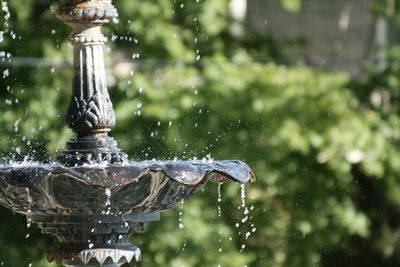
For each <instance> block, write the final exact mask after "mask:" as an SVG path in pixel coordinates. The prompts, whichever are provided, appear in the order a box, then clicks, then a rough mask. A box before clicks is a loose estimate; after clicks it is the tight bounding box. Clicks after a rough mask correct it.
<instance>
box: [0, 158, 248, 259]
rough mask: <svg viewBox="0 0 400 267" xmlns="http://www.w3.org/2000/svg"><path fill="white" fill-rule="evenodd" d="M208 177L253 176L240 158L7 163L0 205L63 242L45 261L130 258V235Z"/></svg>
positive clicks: (136, 253)
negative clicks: (93, 162)
mask: <svg viewBox="0 0 400 267" xmlns="http://www.w3.org/2000/svg"><path fill="white" fill-rule="evenodd" d="M209 180H210V181H213V182H216V183H224V182H226V181H228V180H232V181H235V182H238V183H247V182H249V181H252V180H254V175H253V174H252V172H251V170H250V169H249V167H248V166H247V165H246V164H245V163H243V162H241V161H143V162H134V161H129V162H126V163H124V164H109V163H104V164H101V163H100V164H91V165H79V166H75V167H67V166H65V165H63V164H59V163H54V164H37V163H32V164H10V165H3V166H0V204H1V205H2V206H5V207H7V208H10V209H12V210H14V211H15V212H18V213H21V214H24V215H26V216H27V219H28V222H29V223H36V224H38V225H39V227H40V228H41V229H42V231H43V232H44V233H46V234H51V235H53V236H55V237H57V239H58V241H59V242H60V243H61V244H62V246H61V248H59V249H57V250H55V251H53V252H51V253H50V254H49V259H50V260H57V261H63V260H69V261H70V260H71V259H75V262H76V261H80V262H82V265H83V264H87V262H90V261H91V260H93V259H95V260H97V259H103V258H102V256H99V255H108V254H107V253H111V251H117V252H118V253H119V254H118V253H117V254H116V255H114V254H113V255H114V258H116V259H117V258H118V260H119V261H121V262H129V260H130V259H132V257H133V258H136V259H137V258H140V250H139V249H138V248H137V247H135V246H132V245H131V244H130V243H129V236H130V235H132V234H133V233H138V232H142V231H143V230H144V228H145V226H146V225H147V223H148V222H151V221H156V220H159V218H160V212H162V211H165V210H168V209H170V208H172V207H173V206H174V205H175V204H176V203H179V202H181V201H182V200H184V199H187V198H189V197H190V196H191V195H193V194H195V193H196V192H197V191H198V190H199V189H201V187H202V186H203V185H204V184H205V183H206V182H207V181H209ZM69 248H73V249H69ZM60 252H62V253H60ZM132 253H133V254H132ZM85 255H86V256H87V255H92V256H93V257H89V258H90V259H88V258H87V257H86V258H85V257H84V256H85ZM110 255H111V254H110ZM132 255H133V256H132ZM110 257H111V256H110ZM106 258H107V257H106ZM101 261H102V260H101ZM101 261H98V260H97V264H99V263H101ZM64 264H65V265H69V264H66V263H64ZM71 266H79V265H77V264H75V265H72V264H71ZM100 266H101V265H100Z"/></svg>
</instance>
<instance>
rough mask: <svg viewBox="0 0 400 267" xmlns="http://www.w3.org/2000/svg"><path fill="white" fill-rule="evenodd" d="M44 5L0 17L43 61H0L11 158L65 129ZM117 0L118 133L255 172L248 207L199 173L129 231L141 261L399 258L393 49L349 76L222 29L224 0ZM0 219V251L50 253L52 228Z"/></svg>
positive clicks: (58, 46)
mask: <svg viewBox="0 0 400 267" xmlns="http://www.w3.org/2000/svg"><path fill="white" fill-rule="evenodd" d="M284 2H285V3H286V5H289V9H290V8H291V9H293V8H295V9H297V6H296V5H299V6H298V7H299V8H300V7H301V6H300V3H298V1H294V2H295V4H294V5H295V6H293V3H292V4H288V3H289V2H290V1H284ZM56 4H57V3H56V1H29V0H13V1H8V6H9V10H10V12H11V14H10V15H11V16H10V19H9V21H8V28H7V26H6V24H4V21H2V23H1V24H0V25H4V26H2V27H3V29H2V30H3V31H6V32H5V33H4V40H3V41H2V42H1V43H0V51H4V52H5V53H10V54H11V55H12V57H11V58H13V57H14V58H17V57H18V58H24V57H36V58H42V59H46V60H51V62H50V63H49V65H40V66H36V65H35V66H34V67H29V66H13V67H4V66H2V67H1V68H2V69H1V73H3V76H4V77H3V79H0V88H1V90H0V99H1V101H0V111H1V116H0V125H1V127H0V136H1V138H0V152H1V153H2V155H4V157H5V158H7V159H8V158H10V157H14V158H16V159H22V158H23V157H24V155H27V154H29V155H30V157H31V158H34V159H39V160H44V159H46V158H47V157H48V155H52V156H54V155H55V154H56V153H59V152H60V151H62V149H63V148H64V146H65V142H66V141H67V140H68V139H69V138H71V137H72V136H73V134H72V132H71V131H70V130H69V129H67V128H66V127H65V126H64V120H63V118H64V116H65V112H66V108H67V105H68V100H69V94H70V87H71V76H72V73H71V68H70V64H71V54H72V51H71V47H70V46H69V45H68V44H67V43H66V42H65V41H64V40H65V39H66V36H67V35H68V32H69V29H68V27H66V26H65V25H63V24H62V23H61V22H59V21H58V20H57V19H55V17H54V14H53V13H52V10H54V9H55V7H56ZM115 4H116V5H117V7H118V8H119V12H120V22H119V24H111V25H108V26H107V28H106V29H105V32H107V34H108V35H109V36H112V40H113V42H110V44H109V47H110V48H111V50H110V52H109V53H106V57H107V62H108V64H109V69H110V72H109V77H108V79H109V81H110V94H111V96H112V99H113V102H114V106H115V110H116V113H117V126H116V128H115V129H114V131H113V132H112V135H113V136H115V137H116V138H117V139H118V140H119V143H120V146H121V147H122V148H123V149H124V150H125V151H126V152H128V153H129V155H130V157H131V158H132V159H137V160H140V159H149V158H161V159H168V158H174V157H177V158H182V159H189V158H194V157H197V158H202V157H207V156H211V157H213V158H216V159H229V158H232V159H241V160H245V161H247V162H248V163H249V165H250V166H252V167H253V170H254V172H255V174H256V175H257V177H258V181H257V182H256V183H254V184H252V185H249V186H248V187H247V189H246V194H247V206H248V207H249V208H250V219H249V220H248V221H246V222H245V223H241V220H242V218H243V210H242V209H238V207H240V205H241V199H240V187H239V186H238V185H235V184H226V185H223V186H222V187H221V191H222V202H221V203H220V205H221V210H222V213H221V216H219V214H218V201H217V200H218V193H217V186H216V185H212V184H208V185H207V186H206V188H205V190H204V191H203V192H200V193H199V194H198V195H197V196H195V197H193V198H192V199H190V200H189V201H186V202H185V203H184V204H182V205H178V206H177V207H176V208H175V209H174V210H172V211H170V212H167V213H164V214H163V216H162V220H161V221H160V222H156V223H153V224H152V225H151V226H150V227H149V229H148V231H147V232H146V233H144V234H142V235H137V236H134V237H133V238H132V241H133V242H134V243H135V244H137V245H139V246H141V247H142V250H143V257H144V258H143V262H142V263H141V264H140V266H172V267H175V266H176V267H181V266H187V267H195V266H196V267H205V266H218V265H220V266H224V267H239V266H252V267H268V266H273V267H279V266H285V267H299V266H380V267H383V266H399V264H400V257H399V255H400V253H399V250H400V247H399V241H398V240H399V237H400V220H399V218H400V209H399V207H400V206H399V205H400V197H399V196H400V192H399V191H400V185H399V183H400V180H399V178H398V177H399V176H398V174H399V173H400V153H399V151H400V150H399V145H400V144H399V140H400V139H399V138H400V130H399V129H400V117H399V115H400V114H399V112H400V108H399V103H400V102H399V101H400V99H399V98H400V94H399V87H400V80H399V77H400V76H399V75H400V61H399V60H398V59H399V58H400V53H399V50H396V49H394V50H393V52H392V53H391V58H390V60H388V62H389V63H388V67H387V69H385V70H383V71H375V70H374V69H373V68H372V69H371V71H370V74H369V75H366V76H367V77H366V78H364V79H362V80H351V79H350V77H348V76H347V75H346V74H331V73H327V72H325V71H322V70H318V69H313V68H310V67H307V66H299V65H297V66H283V65H278V64H276V63H274V62H277V61H278V60H280V59H281V58H282V52H281V51H280V49H279V45H278V44H277V43H276V42H275V41H273V40H272V39H271V38H269V37H268V36H261V35H258V34H256V33H254V32H252V31H251V29H247V30H246V34H245V35H244V36H241V37H240V38H237V37H234V36H232V35H231V33H230V25H231V23H230V22H231V18H230V15H229V12H228V8H227V7H228V1H227V0H218V1H214V0H208V1H206V0H201V1H178V0H165V1H156V0H146V1H137V0H119V1H115ZM3 15H4V13H3ZM2 17H4V16H2ZM14 34H15V36H14ZM137 54H139V58H138V56H137ZM126 59H128V60H126ZM122 60H125V61H124V62H123V63H121V61H122ZM112 62H114V63H115V64H111V63H112ZM23 65H24V64H23ZM8 72H9V75H8ZM179 213H182V214H181V215H179ZM0 218H1V219H0V248H1V249H0V263H3V265H4V266H16V267H17V266H18V267H20V266H28V264H29V263H33V266H48V265H46V263H45V261H44V258H43V254H44V251H45V249H46V247H50V246H52V244H53V243H52V241H51V238H49V237H46V236H43V235H40V233H39V231H38V230H37V229H36V228H30V229H27V227H26V223H25V221H24V219H23V218H22V216H19V215H13V214H11V213H10V212H9V211H7V210H5V209H2V210H1V215H0ZM179 218H181V219H182V222H183V224H184V227H183V229H180V228H179V227H178V224H179ZM237 223H239V227H236V224H237ZM27 234H29V236H28V237H26V235H27ZM248 234H250V235H249V236H248ZM247 237H248V238H247ZM242 245H245V247H243V246H242ZM49 266H50V265H49Z"/></svg>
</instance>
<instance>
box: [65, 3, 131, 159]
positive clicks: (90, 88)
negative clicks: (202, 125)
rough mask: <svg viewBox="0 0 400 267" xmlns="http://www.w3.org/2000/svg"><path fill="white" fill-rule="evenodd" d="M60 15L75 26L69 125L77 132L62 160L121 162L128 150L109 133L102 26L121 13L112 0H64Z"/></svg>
mask: <svg viewBox="0 0 400 267" xmlns="http://www.w3.org/2000/svg"><path fill="white" fill-rule="evenodd" d="M57 16H58V17H59V18H60V19H62V20H63V21H64V22H66V23H68V24H69V25H71V26H72V28H73V32H72V35H71V37H70V43H71V44H72V45H73V47H74V67H73V69H74V72H73V90H72V97H71V102H70V104H69V108H68V113H67V118H66V121H67V125H68V127H70V128H71V129H72V130H73V131H74V132H75V133H76V135H77V137H76V138H74V139H72V140H70V141H69V142H68V144H67V150H66V151H65V153H64V154H62V155H61V156H59V157H58V160H59V161H60V162H62V163H63V164H66V165H69V166H74V165H81V164H83V163H98V162H103V161H107V162H110V163H122V162H124V161H125V160H126V158H127V156H126V155H125V153H123V152H121V150H120V149H118V146H117V143H116V141H115V140H114V139H113V138H111V137H109V136H108V132H109V131H110V130H111V128H112V127H114V125H115V114H114V110H113V106H112V103H111V101H110V96H109V94H108V91H107V82H106V73H105V68H104V56H103V45H104V43H105V42H106V41H107V38H106V37H104V35H103V34H102V33H101V26H102V24H104V23H107V22H108V21H109V20H110V19H114V18H117V17H118V13H117V10H116V9H115V8H114V6H113V5H112V3H111V0H96V1H94V0H61V3H60V6H59V8H58V10H57Z"/></svg>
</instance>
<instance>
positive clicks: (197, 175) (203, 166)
mask: <svg viewBox="0 0 400 267" xmlns="http://www.w3.org/2000/svg"><path fill="white" fill-rule="evenodd" d="M156 172H161V173H163V174H164V175H165V176H167V177H168V178H170V179H172V180H174V181H176V182H178V183H181V184H184V185H188V186H192V185H193V186H194V185H198V184H200V183H204V182H206V181H207V180H211V181H213V182H217V183H224V182H226V181H227V180H232V181H234V182H238V183H247V182H250V181H254V180H255V176H254V174H253V172H252V171H251V169H250V168H249V166H248V165H247V164H246V163H244V162H242V161H238V160H223V161H155V160H152V161H141V162H137V161H130V162H128V163H126V164H121V165H113V164H93V165H82V166H76V167H66V166H63V165H61V164H59V163H54V164H41V163H20V164H18V163H17V164H9V165H0V174H3V175H5V176H6V177H8V178H7V180H8V182H10V183H11V184H13V185H15V186H27V185H29V184H34V183H35V182H36V181H40V180H41V179H43V178H44V177H46V176H48V175H52V174H54V175H60V174H65V175H66V176H73V177H79V178H80V179H82V181H84V182H86V183H89V184H91V185H94V186H99V187H110V188H112V187H117V186H124V185H126V184H129V183H131V182H133V181H135V180H138V179H141V178H143V177H145V176H146V175H148V174H149V173H156Z"/></svg>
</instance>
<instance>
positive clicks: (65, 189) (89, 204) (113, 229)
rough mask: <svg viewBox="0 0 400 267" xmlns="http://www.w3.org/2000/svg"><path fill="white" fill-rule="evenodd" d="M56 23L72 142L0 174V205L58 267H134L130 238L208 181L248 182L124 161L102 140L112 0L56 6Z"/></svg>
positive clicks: (108, 121)
mask: <svg viewBox="0 0 400 267" xmlns="http://www.w3.org/2000/svg"><path fill="white" fill-rule="evenodd" d="M57 16H58V17H59V18H60V19H62V20H63V21H65V22H66V23H68V24H69V25H71V26H72V28H73V33H72V35H71V37H70V42H71V44H72V46H73V47H74V64H73V68H74V69H73V70H74V74H73V93H72V98H71V102H70V104H69V108H68V114H67V125H68V126H69V127H70V128H71V129H72V130H73V131H74V132H75V133H76V138H74V139H72V140H70V141H69V142H68V143H67V149H66V150H65V151H64V152H63V153H62V154H61V155H59V156H58V157H57V159H56V160H55V161H54V162H53V163H47V164H44V163H43V164H42V163H29V164H9V165H2V166H0V204H1V205H3V206H5V207H7V208H10V209H12V210H13V211H15V212H17V213H21V214H24V215H26V217H27V220H28V222H29V223H35V224H38V225H39V227H40V228H41V229H42V231H43V232H44V233H46V234H50V235H53V236H55V237H56V238H57V240H58V241H59V242H60V244H61V245H60V246H59V247H58V248H56V249H53V250H51V251H49V252H48V259H49V260H50V261H57V262H61V263H62V264H63V265H64V266H109V267H112V266H121V265H122V264H124V263H128V262H131V261H132V260H135V261H139V260H140V257H141V252H140V249H139V248H138V247H136V246H133V245H131V244H130V243H129V237H130V236H131V235H132V234H134V233H139V232H141V231H143V230H144V228H145V226H146V224H147V223H149V222H151V221H156V220H159V219H160V212H162V211H165V210H168V209H170V208H172V207H173V206H174V205H175V204H176V203H178V202H180V201H182V200H184V199H186V198H188V197H189V196H191V195H193V194H194V193H196V192H197V191H198V190H199V189H200V188H201V187H202V186H203V185H204V184H205V183H206V182H207V181H208V180H211V181H214V182H217V183H223V182H225V181H227V180H233V181H235V182H239V183H241V184H244V183H247V182H249V181H252V180H254V176H253V174H252V172H251V170H250V169H249V167H248V166H247V165H246V164H245V163H243V162H240V161H176V160H174V161H155V160H153V161H143V162H134V161H129V160H128V157H127V155H126V154H125V153H124V152H122V151H121V150H120V149H119V148H118V145H117V142H116V141H115V140H114V139H113V138H111V137H109V136H108V132H109V131H110V130H111V128H112V127H113V126H114V124H115V115H114V111H113V106H112V103H111V101H110V98H109V95H108V92H107V85H106V78H105V77H106V75H105V67H104V62H103V45H104V42H105V41H106V38H105V37H104V36H103V35H102V33H101V26H102V24H104V23H107V22H108V21H109V20H110V19H116V18H117V16H118V14H117V10H116V9H115V8H114V6H113V5H112V2H111V0H61V2H60V5H59V8H58V10H57Z"/></svg>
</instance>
